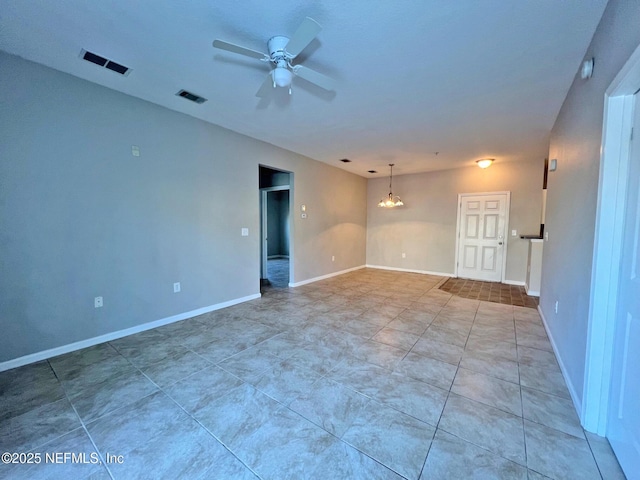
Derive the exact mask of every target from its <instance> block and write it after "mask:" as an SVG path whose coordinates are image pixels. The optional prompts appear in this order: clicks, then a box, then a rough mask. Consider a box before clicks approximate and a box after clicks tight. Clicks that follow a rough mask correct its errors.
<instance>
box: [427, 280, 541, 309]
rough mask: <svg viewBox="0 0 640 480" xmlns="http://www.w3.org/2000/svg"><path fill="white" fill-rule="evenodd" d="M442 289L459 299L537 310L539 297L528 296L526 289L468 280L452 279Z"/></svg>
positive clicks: (441, 286)
mask: <svg viewBox="0 0 640 480" xmlns="http://www.w3.org/2000/svg"><path fill="white" fill-rule="evenodd" d="M440 289H441V290H444V291H445V292H448V293H452V294H453V295H456V296H457V297H462V298H471V299H473V300H484V301H486V302H495V303H504V304H506V305H517V306H520V307H531V308H537V306H538V297H532V296H530V295H527V292H526V290H525V289H524V287H520V286H518V285H507V284H504V283H496V282H482V281H478V280H469V279H466V278H450V279H449V280H447V281H446V282H444V283H443V284H442V285H440Z"/></svg>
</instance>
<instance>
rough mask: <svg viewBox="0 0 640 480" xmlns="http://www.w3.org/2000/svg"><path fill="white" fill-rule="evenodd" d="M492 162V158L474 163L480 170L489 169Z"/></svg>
mask: <svg viewBox="0 0 640 480" xmlns="http://www.w3.org/2000/svg"><path fill="white" fill-rule="evenodd" d="M493 160H494V159H493V158H481V159H480V160H476V163H477V164H478V166H479V167H480V168H489V167H490V166H491V164H492V163H493Z"/></svg>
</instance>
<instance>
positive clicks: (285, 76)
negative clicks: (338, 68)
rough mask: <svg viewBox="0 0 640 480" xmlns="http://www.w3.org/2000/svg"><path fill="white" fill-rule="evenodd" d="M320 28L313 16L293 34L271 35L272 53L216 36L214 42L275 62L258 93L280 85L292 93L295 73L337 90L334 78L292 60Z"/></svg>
mask: <svg viewBox="0 0 640 480" xmlns="http://www.w3.org/2000/svg"><path fill="white" fill-rule="evenodd" d="M320 30H322V27H321V26H320V24H319V23H318V22H316V21H315V20H313V19H312V18H309V17H307V18H305V19H304V21H303V22H302V24H301V25H300V26H299V27H298V29H297V30H296V32H295V33H294V34H293V36H292V37H291V38H288V37H284V36H281V35H278V36H275V37H271V39H270V40H269V41H268V42H267V48H268V50H269V54H268V55H267V54H266V53H263V52H258V51H257V50H252V49H250V48H246V47H241V46H239V45H235V44H233V43H229V42H225V41H223V40H214V41H213V46H214V47H215V48H219V49H221V50H227V51H229V52H233V53H239V54H240V55H245V56H247V57H251V58H257V59H258V60H260V61H263V62H270V63H272V64H273V65H274V68H273V69H272V70H271V72H269V75H267V78H266V79H265V81H264V83H263V84H262V86H261V87H260V89H258V92H257V93H256V96H257V97H264V96H265V95H266V94H267V93H268V92H269V89H271V88H276V87H282V88H289V95H291V81H292V80H293V75H297V76H298V77H301V78H304V79H305V80H307V81H308V82H311V83H313V84H315V85H318V86H319V87H321V88H324V89H325V90H333V89H334V81H333V79H331V78H329V77H327V76H325V75H323V74H321V73H318V72H316V71H315V70H311V69H310V68H307V67H304V66H302V65H292V63H291V61H292V60H293V59H294V58H296V57H297V56H298V54H299V53H300V52H302V50H304V49H305V48H306V47H307V45H309V44H310V43H311V42H312V41H313V39H314V38H316V36H317V35H318V33H320Z"/></svg>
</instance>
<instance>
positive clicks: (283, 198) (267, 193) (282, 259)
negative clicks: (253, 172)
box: [260, 166, 292, 288]
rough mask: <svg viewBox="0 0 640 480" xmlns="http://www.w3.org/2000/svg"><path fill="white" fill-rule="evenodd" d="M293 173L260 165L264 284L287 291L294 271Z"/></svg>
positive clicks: (261, 260)
mask: <svg viewBox="0 0 640 480" xmlns="http://www.w3.org/2000/svg"><path fill="white" fill-rule="evenodd" d="M291 176H292V175H291V173H290V172H285V171H282V170H276V169H273V168H270V167H264V166H260V226H261V229H260V230H261V231H260V238H261V244H260V283H261V287H263V288H264V287H270V288H287V287H288V286H289V280H290V271H291V256H290V251H291V234H290V204H291V192H290V189H291Z"/></svg>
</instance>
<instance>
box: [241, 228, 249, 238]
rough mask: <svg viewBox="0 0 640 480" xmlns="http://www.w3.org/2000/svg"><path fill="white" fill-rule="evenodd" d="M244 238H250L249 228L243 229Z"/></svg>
mask: <svg viewBox="0 0 640 480" xmlns="http://www.w3.org/2000/svg"><path fill="white" fill-rule="evenodd" d="M241 233H242V236H243V237H248V236H249V229H248V228H242V232H241Z"/></svg>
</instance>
